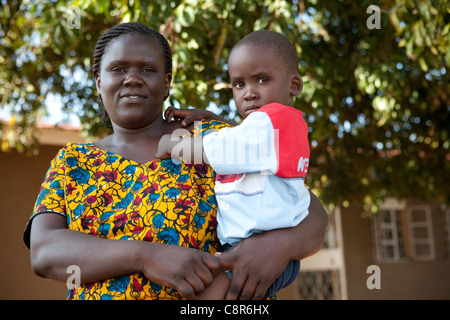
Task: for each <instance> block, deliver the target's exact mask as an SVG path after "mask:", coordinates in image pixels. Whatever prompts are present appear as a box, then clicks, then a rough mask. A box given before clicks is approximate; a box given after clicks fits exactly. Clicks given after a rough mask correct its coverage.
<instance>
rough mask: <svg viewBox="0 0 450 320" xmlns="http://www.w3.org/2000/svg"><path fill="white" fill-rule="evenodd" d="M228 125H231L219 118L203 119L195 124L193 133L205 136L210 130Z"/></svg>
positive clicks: (216, 129)
mask: <svg viewBox="0 0 450 320" xmlns="http://www.w3.org/2000/svg"><path fill="white" fill-rule="evenodd" d="M228 127H231V125H230V124H228V123H225V122H222V121H219V120H210V119H203V120H202V121H200V122H199V123H198V124H196V125H195V127H194V130H193V131H192V135H193V136H199V135H202V136H204V135H207V134H208V133H209V132H212V131H218V130H221V129H223V128H228Z"/></svg>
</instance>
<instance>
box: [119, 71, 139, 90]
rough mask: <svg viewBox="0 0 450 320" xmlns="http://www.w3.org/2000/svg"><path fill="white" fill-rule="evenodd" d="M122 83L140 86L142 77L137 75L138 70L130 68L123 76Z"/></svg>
mask: <svg viewBox="0 0 450 320" xmlns="http://www.w3.org/2000/svg"><path fill="white" fill-rule="evenodd" d="M123 84H124V85H125V86H126V87H128V86H142V85H143V81H142V78H141V77H140V75H139V72H137V71H133V70H130V71H129V72H128V73H127V75H126V76H125V80H124V81H123Z"/></svg>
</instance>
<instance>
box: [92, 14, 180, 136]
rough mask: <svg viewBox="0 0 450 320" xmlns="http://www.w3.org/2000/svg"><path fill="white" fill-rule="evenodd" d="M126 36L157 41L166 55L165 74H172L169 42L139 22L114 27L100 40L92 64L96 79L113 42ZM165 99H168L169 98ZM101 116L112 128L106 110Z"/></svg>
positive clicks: (105, 123) (105, 124) (103, 121)
mask: <svg viewBox="0 0 450 320" xmlns="http://www.w3.org/2000/svg"><path fill="white" fill-rule="evenodd" d="M125 34H140V35H143V36H146V37H148V38H149V39H151V40H156V42H157V43H159V45H160V47H161V50H162V52H163V54H164V67H165V72H166V74H172V50H171V49H170V45H169V43H168V42H167V39H166V38H165V37H164V36H163V35H162V34H161V33H159V32H158V31H156V30H153V29H151V28H149V27H148V26H146V25H145V24H142V23H139V22H128V23H122V24H119V25H116V26H114V27H112V28H111V29H109V30H107V31H106V32H105V33H104V34H103V35H102V36H100V38H99V39H98V41H97V43H96V45H95V48H94V54H93V63H92V73H93V74H94V78H95V79H97V77H99V76H100V68H101V63H102V57H103V55H104V54H105V52H106V50H107V48H108V46H109V45H110V44H111V42H112V40H114V39H116V38H117V37H120V36H122V35H125ZM165 98H167V96H166V97H165ZM100 115H101V117H102V123H103V125H104V126H105V127H107V128H112V126H111V124H110V123H109V121H108V120H109V116H108V113H107V112H106V110H105V109H103V110H102V111H101V112H100Z"/></svg>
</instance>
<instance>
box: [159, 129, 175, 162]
mask: <svg viewBox="0 0 450 320" xmlns="http://www.w3.org/2000/svg"><path fill="white" fill-rule="evenodd" d="M172 143H173V142H172V134H170V133H168V134H165V135H163V136H162V137H161V139H159V143H158V152H157V153H156V158H158V159H169V158H171V157H172V147H173V146H172Z"/></svg>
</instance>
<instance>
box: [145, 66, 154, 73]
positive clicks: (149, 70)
mask: <svg viewBox="0 0 450 320" xmlns="http://www.w3.org/2000/svg"><path fill="white" fill-rule="evenodd" d="M142 71H143V72H154V71H155V69H153V68H149V67H145V68H142Z"/></svg>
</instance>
